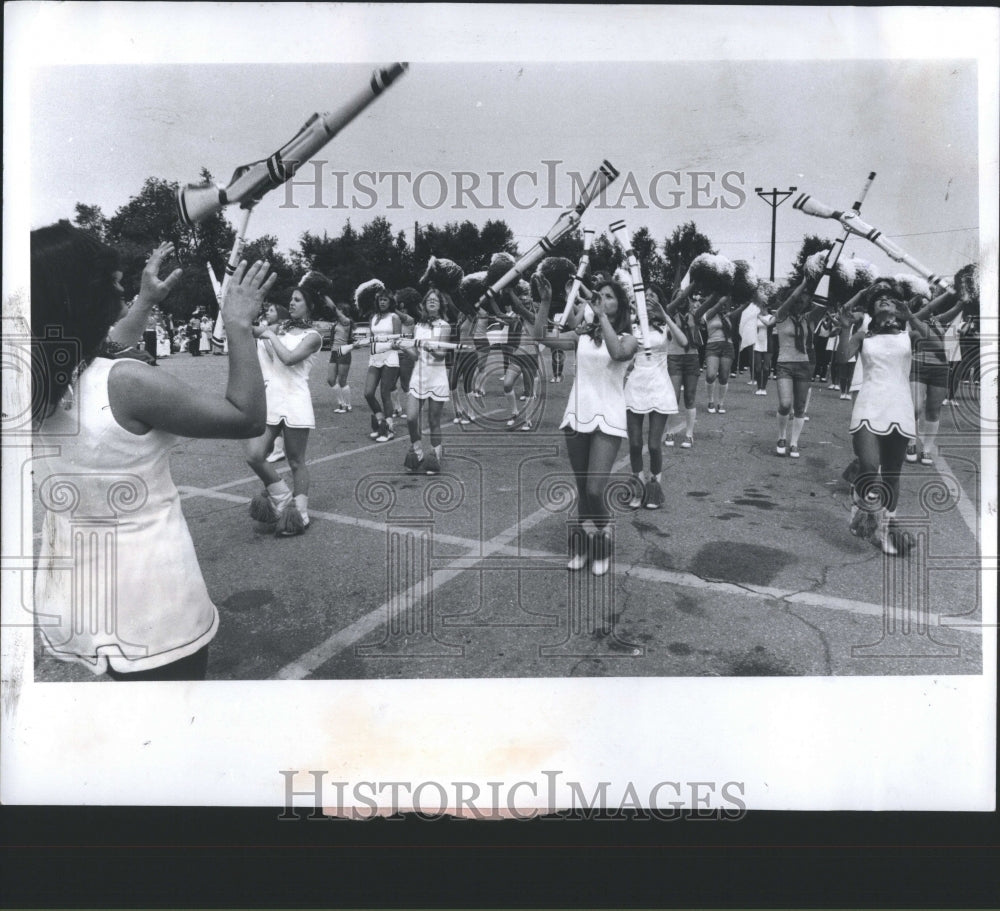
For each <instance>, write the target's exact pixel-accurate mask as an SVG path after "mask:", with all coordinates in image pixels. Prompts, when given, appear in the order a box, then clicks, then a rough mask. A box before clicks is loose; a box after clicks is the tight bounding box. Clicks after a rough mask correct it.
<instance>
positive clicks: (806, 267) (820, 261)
mask: <svg viewBox="0 0 1000 911" xmlns="http://www.w3.org/2000/svg"><path fill="white" fill-rule="evenodd" d="M829 252H830V249H829V248H828V247H827V248H825V249H823V250H817V251H816V252H815V253H813V255H812V256H810V257H807V259H806V261H805V262H804V263H803V264H802V271H803V272H804V273H805V275H806V277H807V278H809V279H810V280H812V281H818V280H819V277H820V276H821V275H822V274H823V268H824V267H825V266H826V257H827V254H828V253H829Z"/></svg>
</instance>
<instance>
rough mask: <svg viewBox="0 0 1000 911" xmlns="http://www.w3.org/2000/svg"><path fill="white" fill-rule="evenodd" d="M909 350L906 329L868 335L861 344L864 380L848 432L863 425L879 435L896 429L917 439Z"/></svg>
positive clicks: (860, 359) (908, 336)
mask: <svg viewBox="0 0 1000 911" xmlns="http://www.w3.org/2000/svg"><path fill="white" fill-rule="evenodd" d="M910 352H911V345H910V334H909V333H908V332H899V333H895V334H894V333H888V332H885V333H880V334H878V335H869V336H867V337H866V338H865V340H864V341H863V342H862V343H861V356H860V358H859V361H860V363H861V364H862V365H863V369H864V382H863V383H862V384H861V391H860V392H859V393H858V397H857V400H856V401H855V402H854V410H853V411H852V412H851V433H854V432H855V431H856V430H860V429H861V428H862V427H864V428H866V429H867V430H870V431H871V432H872V433H876V434H879V435H880V436H884V435H886V434H889V433H892V431H894V430H896V431H898V432H899V433H901V434H902V435H903V436H905V437H910V438H911V439H916V436H917V424H916V420H915V418H914V416H913V396H912V395H911V393H910V358H911V353H910Z"/></svg>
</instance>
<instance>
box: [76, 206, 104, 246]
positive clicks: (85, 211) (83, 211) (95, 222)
mask: <svg viewBox="0 0 1000 911" xmlns="http://www.w3.org/2000/svg"><path fill="white" fill-rule="evenodd" d="M73 221H75V222H76V226H77V227H78V228H81V229H82V230H84V231H86V232H88V233H89V234H92V235H93V236H94V237H96V238H97V239H98V240H99V241H102V242H106V241H107V237H108V220H107V218H105V216H104V213H103V212H102V211H101V207H100V206H88V205H86V204H85V203H82V202H78V203H77V204H76V217H75V218H74V219H73Z"/></svg>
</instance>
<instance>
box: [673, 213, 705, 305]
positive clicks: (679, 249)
mask: <svg viewBox="0 0 1000 911" xmlns="http://www.w3.org/2000/svg"><path fill="white" fill-rule="evenodd" d="M702 253H715V250H713V249H712V242H711V241H710V240H709V239H708V237H707V236H706V235H705V234H702V233H701V231H699V230H698V226H697V225H696V224H695V223H694V222H693V221H686V222H684V224H682V225H679V226H678V227H676V228H674V232H673V234H671V235H670V237H668V238H667V239H666V240H665V241H664V243H663V281H664V285H665V286H666V287H665V290H666V292H667V294H672V293H673V291H674V289H675V288H678V287H680V283H681V281H682V280H683V278H684V276H685V275H686V274H687V270H688V268H689V267H690V265H691V263H692V262H694V259H695V257H696V256H701V254H702Z"/></svg>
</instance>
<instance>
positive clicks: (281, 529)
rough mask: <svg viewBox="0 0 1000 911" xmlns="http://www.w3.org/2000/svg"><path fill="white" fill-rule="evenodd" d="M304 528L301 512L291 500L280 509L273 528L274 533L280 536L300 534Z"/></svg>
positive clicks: (304, 522) (304, 523)
mask: <svg viewBox="0 0 1000 911" xmlns="http://www.w3.org/2000/svg"><path fill="white" fill-rule="evenodd" d="M305 530H306V521H305V519H303V518H302V513H300V512H299V508H298V506H296V505H295V502H294V501H292V502H291V503H289V504H288V505H287V506H286V507H285V508H284V509H283V510H281V515H280V516H278V525H277V527H276V528H275V530H274V531H275V534H277V535H280V536H281V537H290V536H292V535H301V534H302V533H303V532H304V531H305Z"/></svg>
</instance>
